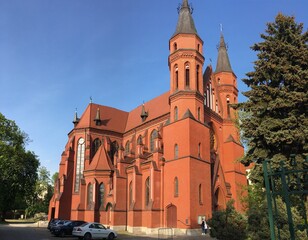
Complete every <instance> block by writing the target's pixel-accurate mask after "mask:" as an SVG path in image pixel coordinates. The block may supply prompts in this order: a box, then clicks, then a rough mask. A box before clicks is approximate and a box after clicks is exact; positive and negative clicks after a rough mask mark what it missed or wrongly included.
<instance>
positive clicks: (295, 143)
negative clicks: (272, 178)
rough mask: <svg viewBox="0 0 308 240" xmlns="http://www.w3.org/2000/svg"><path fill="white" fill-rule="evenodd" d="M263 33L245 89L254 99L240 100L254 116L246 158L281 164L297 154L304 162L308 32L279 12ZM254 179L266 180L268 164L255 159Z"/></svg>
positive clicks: (244, 124)
mask: <svg viewBox="0 0 308 240" xmlns="http://www.w3.org/2000/svg"><path fill="white" fill-rule="evenodd" d="M261 38H262V39H263V40H264V41H263V42H260V43H256V44H254V45H253V46H252V49H253V50H254V51H256V52H258V54H257V56H258V59H257V60H256V61H255V62H254V64H255V66H254V71H253V72H249V73H247V76H248V78H247V79H243V81H244V82H245V83H246V84H247V86H248V87H250V89H251V90H249V91H247V92H244V93H243V94H244V95H245V96H246V97H247V98H248V100H247V101H246V102H244V103H240V104H238V105H237V108H240V109H241V110H243V111H244V112H247V114H248V115H249V116H250V117H249V118H244V119H242V121H241V129H242V131H243V136H244V138H245V139H246V140H247V152H246V154H245V156H244V158H243V159H242V163H244V164H245V165H249V164H250V163H251V162H254V161H255V160H259V161H260V160H264V159H271V160H272V164H274V165H273V166H274V167H275V163H276V167H278V163H279V162H280V161H281V160H286V161H287V163H288V161H289V159H290V154H296V160H297V162H298V167H299V168H303V167H304V165H303V164H304V159H305V155H306V154H307V152H308V141H307V140H308V119H307V117H306V112H307V103H308V101H307V100H308V92H307V91H308V46H307V41H308V32H307V31H306V32H304V33H303V24H302V23H300V24H297V23H296V22H295V19H294V17H289V16H284V15H282V14H278V15H277V17H276V19H275V22H273V23H268V24H267V29H266V34H261ZM251 180H252V181H254V182H263V178H262V166H260V165H258V164H257V165H255V167H254V169H253V171H252V174H251Z"/></svg>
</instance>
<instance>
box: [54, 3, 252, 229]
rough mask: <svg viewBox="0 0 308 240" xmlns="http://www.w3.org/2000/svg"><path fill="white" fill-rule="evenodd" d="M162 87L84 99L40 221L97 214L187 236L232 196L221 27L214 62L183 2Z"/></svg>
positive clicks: (230, 89) (230, 80) (242, 181)
mask: <svg viewBox="0 0 308 240" xmlns="http://www.w3.org/2000/svg"><path fill="white" fill-rule="evenodd" d="M169 49H170V54H169V58H168V65H169V70H170V90H169V91H168V92H166V93H163V94H161V95H160V96H158V97H156V98H154V99H152V100H150V101H148V102H145V103H144V104H143V105H141V106H138V107H136V108H135V109H134V110H132V111H130V112H126V111H122V110H119V109H115V108H112V107H108V106H103V105H99V104H95V103H90V104H89V105H88V106H87V108H86V110H85V111H84V113H83V114H82V115H81V117H80V118H78V117H77V113H76V114H75V117H74V121H73V123H74V128H73V129H72V130H71V131H70V132H69V134H68V142H67V144H66V146H65V150H64V151H63V153H62V156H61V161H60V164H59V178H58V181H57V182H56V184H55V192H54V195H53V197H52V199H51V200H50V206H49V219H50V218H61V219H79V220H85V221H97V222H100V223H102V224H104V225H107V226H110V227H111V228H113V229H116V230H127V231H129V232H146V233H153V232H157V231H158V229H159V228H173V229H174V230H175V231H176V232H181V233H183V234H191V233H192V232H193V231H194V230H195V229H199V228H200V227H199V226H200V219H201V218H203V217H205V218H206V219H208V218H210V217H211V215H212V212H213V211H215V210H218V209H223V208H225V207H226V203H227V201H229V200H231V199H234V200H235V205H234V206H235V208H236V209H237V210H239V211H242V210H243V206H242V204H241V201H240V198H241V196H242V194H243V186H245V185H246V184H247V180H246V173H245V167H244V166H242V165H241V164H240V163H238V162H237V160H238V159H239V158H240V157H241V156H242V155H243V153H244V150H243V146H242V145H241V144H240V141H239V133H238V129H237V127H236V124H235V118H236V112H235V111H234V110H233V109H232V108H230V104H234V103H237V98H238V89H237V79H236V75H235V74H234V72H233V70H232V68H231V64H230V61H229V57H228V53H227V49H226V45H225V41H224V37H223V35H222V34H221V36H220V44H219V49H218V58H217V64H216V69H215V70H214V69H212V67H211V66H207V67H206V68H205V70H203V69H204V66H203V65H204V56H203V41H202V39H201V38H200V36H199V35H198V33H197V30H196V28H195V24H194V21H193V18H192V14H191V9H190V6H189V4H188V1H187V0H183V2H182V5H181V8H180V10H179V17H178V23H177V26H176V31H175V33H174V34H173V35H172V37H171V38H170V40H169Z"/></svg>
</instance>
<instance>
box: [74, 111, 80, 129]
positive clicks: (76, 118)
mask: <svg viewBox="0 0 308 240" xmlns="http://www.w3.org/2000/svg"><path fill="white" fill-rule="evenodd" d="M73 123H74V124H75V125H76V124H77V123H79V118H78V116H77V109H76V111H75V114H74V120H73Z"/></svg>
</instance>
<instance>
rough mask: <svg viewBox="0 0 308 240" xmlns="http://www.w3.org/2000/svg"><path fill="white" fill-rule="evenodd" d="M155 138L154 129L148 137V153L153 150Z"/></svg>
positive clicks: (155, 132)
mask: <svg viewBox="0 0 308 240" xmlns="http://www.w3.org/2000/svg"><path fill="white" fill-rule="evenodd" d="M156 138H157V131H156V130H155V129H154V130H153V131H152V133H151V136H150V151H151V152H154V150H155V139H156Z"/></svg>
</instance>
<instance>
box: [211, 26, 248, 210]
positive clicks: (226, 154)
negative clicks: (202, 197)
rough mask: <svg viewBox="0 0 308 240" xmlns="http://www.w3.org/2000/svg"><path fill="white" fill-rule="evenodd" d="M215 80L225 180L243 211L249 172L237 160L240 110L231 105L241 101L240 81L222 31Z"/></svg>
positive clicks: (241, 150)
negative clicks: (243, 199)
mask: <svg viewBox="0 0 308 240" xmlns="http://www.w3.org/2000/svg"><path fill="white" fill-rule="evenodd" d="M213 80H214V86H216V94H217V98H216V102H218V103H216V106H218V109H215V111H216V112H218V113H219V115H220V116H221V117H222V126H221V127H222V138H221V144H222V145H223V147H222V148H221V150H220V160H221V164H222V166H223V171H224V172H225V179H226V182H228V183H229V184H231V186H232V187H231V189H230V191H231V194H232V195H231V196H232V198H233V199H234V200H235V208H236V209H237V210H239V211H243V208H242V204H241V203H240V202H241V201H240V198H241V195H242V194H243V188H242V186H245V185H246V175H245V168H244V166H243V165H242V164H240V163H239V162H237V160H239V158H240V157H242V156H243V154H244V148H243V146H242V144H241V143H240V136H239V129H238V128H237V126H236V121H237V120H238V119H237V112H236V110H234V109H233V108H232V107H231V105H232V104H235V103H237V102H238V89H237V80H236V75H235V74H234V72H233V70H232V68H231V64H230V61H229V56H228V52H227V45H226V43H225V40H224V36H223V33H222V31H221V35H220V42H219V48H218V58H217V64H216V69H215V72H214V74H213ZM216 108H217V107H216Z"/></svg>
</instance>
